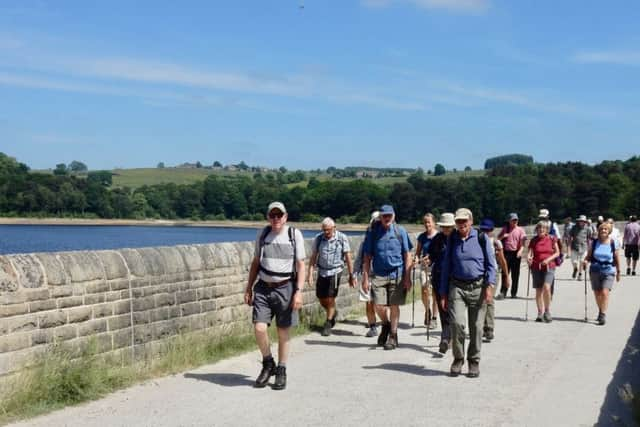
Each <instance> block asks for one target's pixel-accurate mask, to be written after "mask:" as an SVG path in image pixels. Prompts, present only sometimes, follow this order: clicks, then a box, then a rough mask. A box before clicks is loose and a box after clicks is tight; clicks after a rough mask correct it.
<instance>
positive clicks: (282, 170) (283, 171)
mask: <svg viewBox="0 0 640 427" xmlns="http://www.w3.org/2000/svg"><path fill="white" fill-rule="evenodd" d="M278 170H279V171H280V173H282V174H285V173H287V168H285V167H284V166H280V168H279V169H278Z"/></svg>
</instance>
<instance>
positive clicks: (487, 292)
mask: <svg viewBox="0 0 640 427" xmlns="http://www.w3.org/2000/svg"><path fill="white" fill-rule="evenodd" d="M472 218H473V216H472V214H471V211H470V210H469V209H465V208H461V209H458V210H457V211H456V214H455V218H454V219H455V223H456V230H455V231H454V232H453V233H451V237H450V238H449V244H447V249H446V251H445V254H444V261H443V264H442V275H441V278H440V294H441V295H444V297H443V305H444V306H446V307H448V309H449V320H450V322H451V341H452V343H451V344H452V345H451V347H452V350H453V357H454V360H453V363H452V364H451V376H454V377H455V376H458V375H460V373H461V372H462V366H463V365H464V339H465V323H466V320H467V319H465V317H467V316H468V321H469V335H470V341H469V348H468V350H467V362H468V364H469V371H468V376H469V377H470V378H475V377H477V376H479V375H480V347H481V346H482V330H483V326H484V318H485V310H486V303H490V302H491V301H492V300H493V289H494V288H495V284H496V267H495V266H496V258H495V254H494V251H493V247H492V246H491V242H490V240H489V239H488V238H486V237H480V234H479V233H478V231H477V230H474V229H473V228H472V227H471V225H472V223H473V219H472ZM482 245H484V248H483V247H482ZM465 310H466V311H467V313H466V315H465Z"/></svg>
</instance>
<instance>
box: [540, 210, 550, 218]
mask: <svg viewBox="0 0 640 427" xmlns="http://www.w3.org/2000/svg"><path fill="white" fill-rule="evenodd" d="M538 218H549V209H540V212H538Z"/></svg>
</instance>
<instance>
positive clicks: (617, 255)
mask: <svg viewBox="0 0 640 427" xmlns="http://www.w3.org/2000/svg"><path fill="white" fill-rule="evenodd" d="M613 258H614V260H615V263H616V282H619V281H620V250H616V252H615V253H614V254H613Z"/></svg>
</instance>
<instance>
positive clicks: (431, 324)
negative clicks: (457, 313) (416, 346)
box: [429, 317, 438, 329]
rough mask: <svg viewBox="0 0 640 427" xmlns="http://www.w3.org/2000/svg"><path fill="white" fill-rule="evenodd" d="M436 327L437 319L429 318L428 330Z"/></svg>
mask: <svg viewBox="0 0 640 427" xmlns="http://www.w3.org/2000/svg"><path fill="white" fill-rule="evenodd" d="M437 327H438V318H437V317H432V318H431V323H430V324H429V329H435V328H437Z"/></svg>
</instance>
